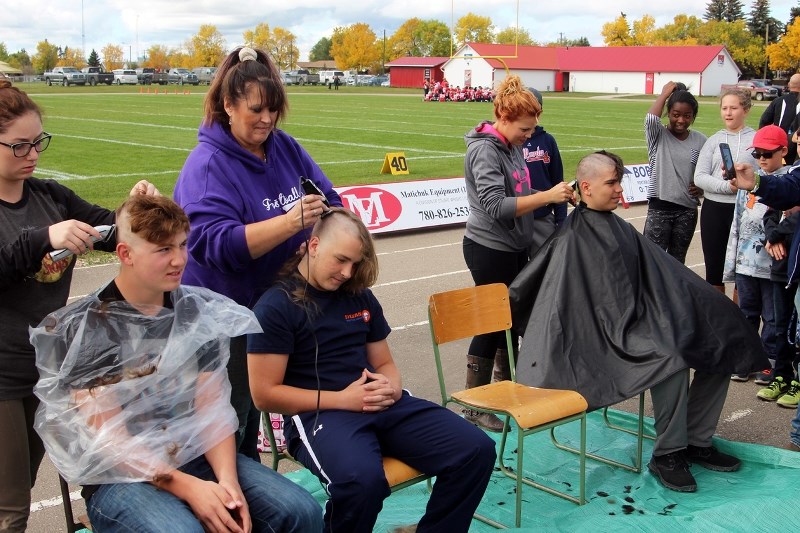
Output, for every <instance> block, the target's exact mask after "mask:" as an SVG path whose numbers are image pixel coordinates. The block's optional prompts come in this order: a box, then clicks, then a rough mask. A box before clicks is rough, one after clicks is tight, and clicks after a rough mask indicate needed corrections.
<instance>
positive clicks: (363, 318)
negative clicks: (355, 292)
mask: <svg viewBox="0 0 800 533" xmlns="http://www.w3.org/2000/svg"><path fill="white" fill-rule="evenodd" d="M371 318H372V315H371V314H370V312H369V309H363V310H361V311H358V312H357V313H347V314H346V315H344V319H345V321H346V322H369V321H370V319H371Z"/></svg>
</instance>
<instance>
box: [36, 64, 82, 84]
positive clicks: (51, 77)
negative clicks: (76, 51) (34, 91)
mask: <svg viewBox="0 0 800 533" xmlns="http://www.w3.org/2000/svg"><path fill="white" fill-rule="evenodd" d="M43 76H44V82H45V83H46V84H47V85H53V84H54V83H55V84H56V85H59V84H61V85H63V86H64V87H69V86H70V85H86V74H84V73H83V72H81V71H79V70H78V69H76V68H75V67H55V68H54V69H53V70H51V71H49V72H45V73H44V74H43Z"/></svg>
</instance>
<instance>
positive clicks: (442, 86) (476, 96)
mask: <svg viewBox="0 0 800 533" xmlns="http://www.w3.org/2000/svg"><path fill="white" fill-rule="evenodd" d="M422 91H423V100H424V101H425V102H493V101H494V90H493V89H492V88H491V87H481V86H478V87H457V86H456V87H453V86H452V85H450V84H449V83H448V82H447V80H442V81H436V82H431V81H430V80H428V79H427V78H426V79H425V80H423V82H422Z"/></svg>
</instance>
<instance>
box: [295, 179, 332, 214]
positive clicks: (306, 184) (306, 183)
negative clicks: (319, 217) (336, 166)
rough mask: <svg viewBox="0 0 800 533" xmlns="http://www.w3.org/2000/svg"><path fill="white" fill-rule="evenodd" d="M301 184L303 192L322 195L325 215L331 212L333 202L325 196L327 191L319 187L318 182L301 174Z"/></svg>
mask: <svg viewBox="0 0 800 533" xmlns="http://www.w3.org/2000/svg"><path fill="white" fill-rule="evenodd" d="M300 186H301V187H303V192H304V193H305V194H316V195H319V196H322V203H323V204H325V212H324V213H323V216H325V215H327V214H328V213H330V212H331V204H330V202H328V198H327V197H326V196H325V193H323V192H322V191H321V190H320V189H319V187H317V184H316V183H314V182H313V181H311V180H310V179H308V178H306V177H305V176H301V177H300Z"/></svg>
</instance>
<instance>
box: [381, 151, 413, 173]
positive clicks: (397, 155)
mask: <svg viewBox="0 0 800 533" xmlns="http://www.w3.org/2000/svg"><path fill="white" fill-rule="evenodd" d="M390 172H391V173H392V175H397V174H408V163H407V162H406V154H405V152H389V153H387V154H386V157H385V158H384V159H383V167H382V168H381V174H388V173H390Z"/></svg>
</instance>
